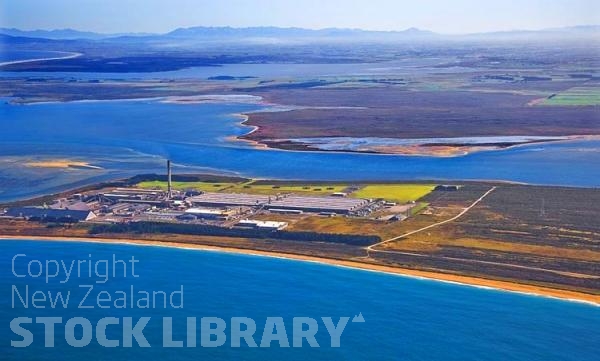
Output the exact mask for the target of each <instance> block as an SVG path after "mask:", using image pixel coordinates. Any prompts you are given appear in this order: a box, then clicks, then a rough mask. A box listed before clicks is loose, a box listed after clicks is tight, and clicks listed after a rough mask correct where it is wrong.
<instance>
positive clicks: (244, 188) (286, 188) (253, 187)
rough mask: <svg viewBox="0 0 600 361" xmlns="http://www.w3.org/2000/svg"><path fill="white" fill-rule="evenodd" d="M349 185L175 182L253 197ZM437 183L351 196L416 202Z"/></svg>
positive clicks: (163, 185)
mask: <svg viewBox="0 0 600 361" xmlns="http://www.w3.org/2000/svg"><path fill="white" fill-rule="evenodd" d="M137 186H138V187H140V188H146V189H162V190H166V189H167V182H161V181H151V182H141V183H138V185H137ZM347 186H348V185H346V184H311V183H306V184H293V185H286V184H268V183H267V184H265V183H264V182H260V183H259V184H255V183H254V181H250V182H245V183H227V182H222V183H212V182H173V188H174V189H177V190H186V189H196V190H199V191H204V192H227V193H251V194H278V193H298V194H304V195H321V196H322V195H329V194H331V193H335V192H342V191H344V189H346V187H347ZM434 187H435V185H433V184H372V185H367V186H365V187H363V188H361V189H359V190H358V191H356V192H354V193H352V194H351V195H350V196H351V197H355V198H372V199H377V198H382V199H385V200H388V201H392V202H398V203H406V202H409V201H416V200H418V199H419V198H421V197H423V196H425V195H427V194H428V193H429V192H431V191H432V190H433V188H434Z"/></svg>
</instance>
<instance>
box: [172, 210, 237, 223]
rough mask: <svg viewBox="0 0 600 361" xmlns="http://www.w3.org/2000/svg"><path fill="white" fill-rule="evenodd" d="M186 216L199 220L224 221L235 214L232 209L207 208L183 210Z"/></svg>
mask: <svg viewBox="0 0 600 361" xmlns="http://www.w3.org/2000/svg"><path fill="white" fill-rule="evenodd" d="M184 214H185V215H186V216H194V217H196V218H199V219H214V220H218V221H226V220H228V219H229V218H231V217H233V216H234V215H236V214H237V211H235V210H233V209H214V208H213V209H209V208H188V209H186V210H185V212H184Z"/></svg>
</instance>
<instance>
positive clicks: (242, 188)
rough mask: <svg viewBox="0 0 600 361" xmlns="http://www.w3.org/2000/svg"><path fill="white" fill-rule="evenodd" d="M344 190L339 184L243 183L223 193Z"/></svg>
mask: <svg viewBox="0 0 600 361" xmlns="http://www.w3.org/2000/svg"><path fill="white" fill-rule="evenodd" d="M345 188H346V186H345V185H339V184H306V185H272V184H253V183H245V184H237V185H236V186H234V187H232V188H228V189H226V190H225V191H226V192H236V193H256V194H277V193H301V194H307V195H308V194H312V195H328V194H331V193H334V192H341V191H343V190H344V189H345Z"/></svg>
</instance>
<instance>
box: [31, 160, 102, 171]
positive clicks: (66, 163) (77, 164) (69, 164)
mask: <svg viewBox="0 0 600 361" xmlns="http://www.w3.org/2000/svg"><path fill="white" fill-rule="evenodd" d="M24 165H25V166H27V167H34V168H84V169H102V168H101V167H98V166H95V165H91V164H89V163H87V162H81V161H73V160H69V159H50V160H39V161H29V162H25V163H24Z"/></svg>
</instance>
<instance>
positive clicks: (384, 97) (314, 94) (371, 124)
mask: <svg viewBox="0 0 600 361" xmlns="http://www.w3.org/2000/svg"><path fill="white" fill-rule="evenodd" d="M260 95H261V96H263V97H265V99H267V100H268V101H270V102H274V103H278V104H292V105H304V106H314V107H317V106H319V107H325V106H328V107H334V106H338V107H352V106H353V107H361V108H357V109H351V108H343V109H310V108H309V109H299V110H292V111H286V112H266V113H252V114H249V120H248V121H247V123H246V124H248V125H252V126H257V127H258V130H256V131H254V132H253V133H251V134H249V135H247V136H245V137H244V138H245V139H251V140H255V141H262V140H269V139H288V138H303V137H342V136H347V137H388V138H436V137H459V136H460V137H467V136H500V135H545V136H561V135H582V134H589V135H597V134H600V111H599V110H598V108H597V107H593V106H587V107H567V106H564V107H561V106H553V107H537V106H529V105H528V103H529V102H531V101H533V100H534V99H536V98H539V96H535V95H521V94H516V93H504V92H482V91H459V90H450V91H410V90H406V89H403V88H399V87H389V88H358V89H293V90H273V91H269V92H266V93H260ZM565 119H569V122H565V121H564V120H565ZM299 150H301V149H299Z"/></svg>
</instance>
